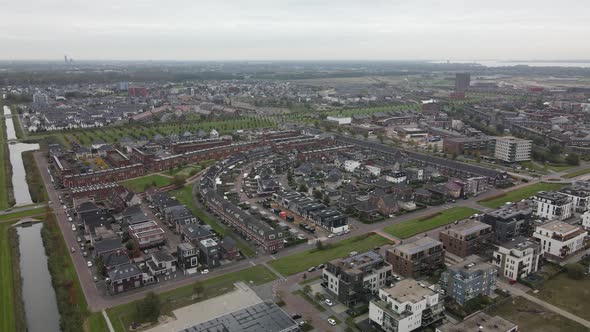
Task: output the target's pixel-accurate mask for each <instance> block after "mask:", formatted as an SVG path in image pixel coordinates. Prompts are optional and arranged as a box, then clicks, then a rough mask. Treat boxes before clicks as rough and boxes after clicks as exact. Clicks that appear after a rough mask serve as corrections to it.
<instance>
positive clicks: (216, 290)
mask: <svg viewBox="0 0 590 332" xmlns="http://www.w3.org/2000/svg"><path fill="white" fill-rule="evenodd" d="M275 279H276V276H275V275H274V274H273V273H272V272H271V271H270V270H268V269H267V268H265V267H264V266H262V265H257V266H253V267H249V268H247V269H244V270H240V271H236V272H232V273H228V274H224V275H221V276H218V277H214V278H211V279H208V280H204V281H201V282H198V283H199V284H200V285H201V286H202V288H201V289H202V291H201V292H200V293H198V294H194V292H193V289H194V284H192V285H187V286H184V287H180V288H177V289H174V290H171V291H168V292H165V293H162V294H160V295H159V297H160V301H161V303H163V308H162V311H163V312H164V313H169V312H171V311H172V310H175V309H178V308H182V307H185V306H187V305H191V304H193V303H197V302H201V301H204V300H207V299H210V298H214V297H216V296H219V295H223V294H226V293H228V292H230V291H232V290H234V283H236V282H238V281H244V282H246V283H248V284H250V283H253V284H255V285H261V284H265V283H268V282H271V281H274V280H275ZM107 313H108V315H109V318H110V320H111V323H112V324H113V327H114V328H115V331H117V332H125V331H127V328H128V327H129V326H130V325H131V323H132V322H134V321H136V322H141V320H140V319H139V318H138V317H137V316H136V302H131V303H127V304H123V305H120V306H117V307H114V308H110V309H108V310H107ZM91 331H93V332H94V331H97V332H98V331H99V330H91Z"/></svg>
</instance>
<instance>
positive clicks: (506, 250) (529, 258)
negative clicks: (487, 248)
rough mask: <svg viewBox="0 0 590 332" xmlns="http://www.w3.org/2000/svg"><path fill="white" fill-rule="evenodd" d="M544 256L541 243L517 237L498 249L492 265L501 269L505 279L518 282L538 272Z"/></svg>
mask: <svg viewBox="0 0 590 332" xmlns="http://www.w3.org/2000/svg"><path fill="white" fill-rule="evenodd" d="M542 255H543V252H542V251H541V246H540V244H539V243H536V242H532V241H530V240H528V239H527V238H524V237H517V238H514V239H513V240H512V241H509V242H506V243H503V244H501V245H498V246H497V247H496V250H494V255H493V257H494V258H493V259H492V263H493V264H494V265H496V266H498V267H499V268H500V273H502V275H504V277H506V278H509V279H512V280H516V279H518V278H524V277H526V276H527V275H529V274H531V273H534V272H536V271H537V270H538V269H539V258H540V257H541V256H542Z"/></svg>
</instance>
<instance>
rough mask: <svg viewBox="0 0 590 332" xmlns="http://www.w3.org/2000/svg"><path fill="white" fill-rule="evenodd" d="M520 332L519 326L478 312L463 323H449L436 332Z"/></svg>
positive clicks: (498, 317) (438, 328)
mask: <svg viewBox="0 0 590 332" xmlns="http://www.w3.org/2000/svg"><path fill="white" fill-rule="evenodd" d="M465 331H474V332H476V331H485V332H518V326H517V325H515V324H514V323H512V322H511V321H508V320H506V319H504V318H502V317H500V316H490V315H488V314H486V313H484V312H481V311H478V312H477V313H476V314H473V315H471V316H469V317H467V318H465V319H464V320H463V321H462V322H459V323H457V324H454V323H453V322H448V323H446V324H444V325H441V326H439V327H437V328H436V332H465Z"/></svg>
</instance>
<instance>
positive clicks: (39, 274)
mask: <svg viewBox="0 0 590 332" xmlns="http://www.w3.org/2000/svg"><path fill="white" fill-rule="evenodd" d="M42 227H43V223H35V224H32V225H30V226H21V227H17V233H18V237H19V250H20V270H21V276H22V281H23V282H22V296H23V302H24V305H25V315H26V321H27V329H28V332H54V331H55V332H59V312H58V310H57V301H56V297H55V291H54V290H53V286H52V284H51V275H50V274H49V268H48V267H47V256H46V255H45V249H44V247H43V241H42V239H41V228H42Z"/></svg>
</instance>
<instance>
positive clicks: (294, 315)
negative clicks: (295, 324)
mask: <svg viewBox="0 0 590 332" xmlns="http://www.w3.org/2000/svg"><path fill="white" fill-rule="evenodd" d="M301 317H303V316H301V314H300V313H295V314H293V315H291V318H293V319H299V318H301Z"/></svg>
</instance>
